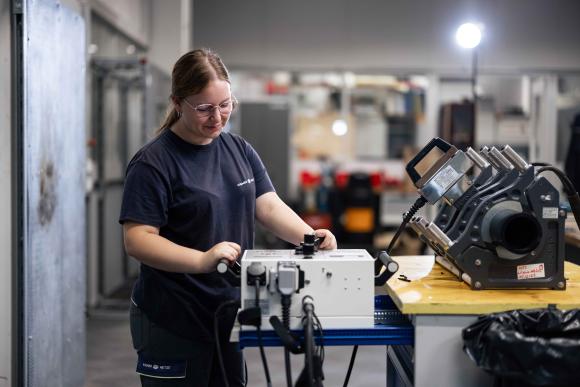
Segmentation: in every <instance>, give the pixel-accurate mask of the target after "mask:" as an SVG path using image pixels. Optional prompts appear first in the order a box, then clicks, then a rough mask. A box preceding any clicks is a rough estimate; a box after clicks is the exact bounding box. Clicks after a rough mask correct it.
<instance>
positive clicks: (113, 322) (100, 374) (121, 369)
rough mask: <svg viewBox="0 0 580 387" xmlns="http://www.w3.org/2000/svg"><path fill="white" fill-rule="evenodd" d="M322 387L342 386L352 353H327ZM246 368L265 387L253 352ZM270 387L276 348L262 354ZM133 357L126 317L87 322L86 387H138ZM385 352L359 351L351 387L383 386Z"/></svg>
mask: <svg viewBox="0 0 580 387" xmlns="http://www.w3.org/2000/svg"><path fill="white" fill-rule="evenodd" d="M325 352H326V359H325V361H324V374H325V381H324V385H325V386H331V387H334V386H342V384H343V382H344V377H345V375H346V371H347V368H348V362H349V360H350V355H351V352H352V347H326V348H325ZM244 354H245V356H246V363H247V366H248V386H265V385H266V379H265V377H264V370H263V367H262V362H261V360H260V353H259V350H258V349H257V348H247V349H245V350H244ZM266 357H267V358H268V366H269V368H270V375H271V378H272V385H273V386H274V387H284V386H285V385H286V382H285V380H286V379H285V372H284V355H283V352H282V350H281V349H280V348H266ZM136 359H137V356H136V355H135V352H134V351H133V347H132V344H131V335H130V333H129V317H128V312H127V311H124V310H121V311H119V310H114V311H96V312H93V313H91V317H89V319H88V320H87V371H86V383H85V387H116V386H119V387H121V386H123V387H131V386H140V383H139V378H138V376H137V374H136V373H135V365H136ZM385 359H386V357H385V347H383V346H373V347H359V350H358V354H357V358H356V362H355V366H354V369H353V372H352V375H351V378H350V382H349V386H350V387H368V386H382V385H385V384H386V370H385V361H386V360H385ZM303 365H304V357H303V356H298V355H292V376H293V377H294V379H296V378H297V377H298V374H299V373H300V371H301V370H302V367H303Z"/></svg>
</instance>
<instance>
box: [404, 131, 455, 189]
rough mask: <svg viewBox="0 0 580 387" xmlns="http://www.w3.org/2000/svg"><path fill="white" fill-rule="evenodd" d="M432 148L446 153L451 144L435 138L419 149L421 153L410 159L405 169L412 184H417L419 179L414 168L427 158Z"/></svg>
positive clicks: (419, 176)
mask: <svg viewBox="0 0 580 387" xmlns="http://www.w3.org/2000/svg"><path fill="white" fill-rule="evenodd" d="M433 148H439V149H441V150H442V151H443V153H446V152H447V151H448V150H449V149H451V144H449V143H448V142H446V141H444V140H442V139H440V138H439V137H435V138H434V139H432V140H431V141H429V143H428V144H427V145H425V147H424V148H423V149H421V151H420V152H419V153H417V154H416V155H415V157H413V158H412V159H411V161H409V163H408V164H407V166H406V167H405V169H406V170H407V174H408V175H409V177H410V178H411V181H412V182H413V184H415V183H417V182H418V181H419V179H421V175H419V172H417V170H416V169H415V167H416V166H417V164H419V163H420V162H421V160H423V158H425V156H427V154H428V153H429V152H431V150H433Z"/></svg>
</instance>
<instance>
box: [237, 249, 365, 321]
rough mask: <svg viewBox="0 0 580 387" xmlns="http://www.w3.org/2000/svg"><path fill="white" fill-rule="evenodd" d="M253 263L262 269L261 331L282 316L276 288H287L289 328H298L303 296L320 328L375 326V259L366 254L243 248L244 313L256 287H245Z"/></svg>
mask: <svg viewBox="0 0 580 387" xmlns="http://www.w3.org/2000/svg"><path fill="white" fill-rule="evenodd" d="M252 264H254V267H260V269H261V270H262V271H263V268H265V281H262V286H260V287H259V300H260V301H259V302H260V307H261V310H262V324H261V327H262V330H272V326H271V324H270V322H269V318H270V316H274V315H275V316H278V317H280V318H281V316H282V306H281V301H282V300H281V298H282V297H281V293H280V289H282V291H284V289H290V290H289V291H288V293H290V294H291V295H290V297H291V305H290V319H289V320H290V321H289V327H290V329H302V322H301V320H302V316H303V312H302V299H303V298H304V297H305V296H310V297H312V299H313V304H314V306H315V308H316V315H317V316H318V318H319V320H320V323H321V325H322V326H323V327H324V329H341V328H372V327H373V326H374V259H373V258H372V257H371V256H370V255H369V253H368V252H367V251H366V250H321V251H317V252H315V253H314V254H312V255H310V256H308V255H307V256H305V255H300V254H296V253H295V251H294V250H247V251H246V252H245V253H244V255H243V257H242V260H241V266H242V267H241V309H242V310H243V309H246V308H250V307H253V306H255V299H256V290H255V286H253V285H252V284H248V269H249V268H250V267H251V266H252ZM251 270H252V269H250V272H251ZM262 278H264V276H262ZM301 286H303V287H302V288H300V287H301ZM291 289H298V291H297V292H295V291H292V290H291ZM244 329H246V327H244ZM248 329H255V328H253V327H249V328H248Z"/></svg>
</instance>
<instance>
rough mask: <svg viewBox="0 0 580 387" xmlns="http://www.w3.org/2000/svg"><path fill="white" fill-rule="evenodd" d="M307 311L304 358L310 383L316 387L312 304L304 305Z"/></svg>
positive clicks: (312, 386) (311, 386)
mask: <svg viewBox="0 0 580 387" xmlns="http://www.w3.org/2000/svg"><path fill="white" fill-rule="evenodd" d="M303 309H304V312H305V313H306V324H304V348H305V350H304V358H305V363H306V364H305V366H306V374H307V375H308V385H309V386H310V387H314V359H313V358H314V327H313V321H312V320H313V317H312V305H310V306H307V305H304V306H303Z"/></svg>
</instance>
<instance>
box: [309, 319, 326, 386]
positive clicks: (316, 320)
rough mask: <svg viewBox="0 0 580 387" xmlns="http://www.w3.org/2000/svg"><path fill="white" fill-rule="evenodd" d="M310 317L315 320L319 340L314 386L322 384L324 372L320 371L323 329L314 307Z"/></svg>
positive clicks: (322, 358) (322, 364) (322, 359)
mask: <svg viewBox="0 0 580 387" xmlns="http://www.w3.org/2000/svg"><path fill="white" fill-rule="evenodd" d="M312 318H313V319H314V321H315V322H316V324H315V325H316V327H317V329H316V330H317V332H318V335H319V339H320V340H319V342H320V345H319V346H317V352H318V358H319V359H320V373H319V374H318V375H317V376H316V380H315V382H316V384H315V385H316V386H317V387H318V386H322V380H323V379H324V374H323V372H322V370H323V367H324V331H323V330H322V324H321V323H320V320H319V319H318V316H317V315H316V312H315V311H314V309H313V310H312Z"/></svg>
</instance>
